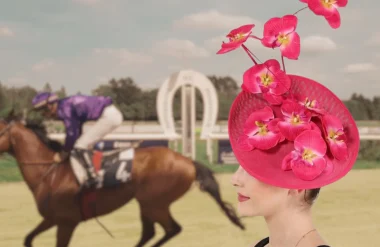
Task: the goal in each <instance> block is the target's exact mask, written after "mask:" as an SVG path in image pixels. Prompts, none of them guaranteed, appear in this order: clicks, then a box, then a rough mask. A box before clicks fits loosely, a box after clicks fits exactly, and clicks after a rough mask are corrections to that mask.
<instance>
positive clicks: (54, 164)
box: [0, 119, 58, 190]
mask: <svg viewBox="0 0 380 247" xmlns="http://www.w3.org/2000/svg"><path fill="white" fill-rule="evenodd" d="M0 122H2V123H5V124H6V127H5V128H4V129H3V130H1V131H0V137H2V136H3V135H4V134H6V133H8V131H9V130H10V129H11V128H12V127H13V125H14V124H15V121H13V120H12V121H10V122H9V123H8V122H7V121H5V120H4V119H0ZM21 163H23V164H24V165H39V164H40V165H47V164H53V165H52V166H50V167H49V169H48V170H47V171H46V172H45V174H44V175H43V176H42V178H41V179H40V181H39V182H38V183H37V184H36V185H34V186H31V189H32V190H34V189H35V188H37V187H38V186H39V185H40V184H41V183H42V182H43V181H44V180H45V178H46V177H47V176H48V175H49V174H50V173H51V172H52V171H53V170H55V168H57V166H58V164H57V163H54V162H33V163H30V162H21Z"/></svg>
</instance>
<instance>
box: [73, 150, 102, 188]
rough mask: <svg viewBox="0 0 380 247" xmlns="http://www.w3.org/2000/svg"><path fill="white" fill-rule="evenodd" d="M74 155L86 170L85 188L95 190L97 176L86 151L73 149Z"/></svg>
mask: <svg viewBox="0 0 380 247" xmlns="http://www.w3.org/2000/svg"><path fill="white" fill-rule="evenodd" d="M74 151H75V155H76V157H78V159H79V160H80V162H81V163H82V165H83V166H84V168H85V169H86V172H87V177H88V179H87V181H86V183H85V187H87V188H95V187H96V184H97V182H98V181H97V175H96V172H95V169H94V166H93V164H92V161H91V156H90V154H89V151H88V150H85V149H78V148H75V149H74Z"/></svg>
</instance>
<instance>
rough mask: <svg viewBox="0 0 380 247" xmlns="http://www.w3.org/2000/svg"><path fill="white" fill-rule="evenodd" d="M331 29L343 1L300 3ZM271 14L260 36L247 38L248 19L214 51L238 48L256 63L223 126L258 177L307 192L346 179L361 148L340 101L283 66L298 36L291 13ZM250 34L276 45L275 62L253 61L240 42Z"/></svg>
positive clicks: (240, 157)
mask: <svg viewBox="0 0 380 247" xmlns="http://www.w3.org/2000/svg"><path fill="white" fill-rule="evenodd" d="M301 2H304V3H307V4H308V7H305V8H303V9H301V10H304V9H307V8H309V9H310V10H311V11H313V12H314V13H315V14H317V15H321V16H324V17H325V19H326V20H327V22H328V24H329V25H330V27H332V28H338V27H339V26H340V15H339V12H338V11H337V9H336V8H337V7H344V6H346V4H347V0H337V1H331V3H330V2H327V3H326V2H323V3H322V2H321V1H319V0H315V1H314V0H301ZM299 12H300V11H297V12H296V13H295V14H293V15H285V16H283V17H281V18H279V17H276V18H271V19H270V20H269V21H267V22H266V23H265V25H264V35H263V38H258V37H256V36H253V35H251V30H252V28H253V27H254V25H253V24H250V25H244V26H241V27H239V28H237V29H234V30H232V31H231V32H230V33H229V34H228V35H227V37H228V38H229V42H228V43H223V44H222V48H221V49H220V50H219V51H218V54H223V53H226V52H229V51H232V50H234V49H236V48H238V47H242V48H243V49H244V50H245V51H246V52H247V54H248V55H249V56H250V58H251V59H252V61H253V62H254V63H255V65H254V66H253V67H251V68H249V69H248V70H247V71H246V72H245V73H244V75H243V84H242V89H243V90H242V92H241V93H240V94H239V95H238V96H237V97H236V99H235V100H234V102H233V104H232V107H231V109H230V115H229V121H228V130H229V137H230V142H231V145H232V149H233V151H234V153H235V156H236V158H237V160H238V161H239V163H240V165H241V166H242V167H243V168H244V169H245V170H246V171H247V172H248V173H249V174H250V175H251V176H253V177H255V178H257V179H258V180H260V181H262V182H264V183H267V184H271V185H274V186H278V187H283V188H292V189H312V188H320V187H322V186H325V185H327V184H330V183H333V182H335V181H337V180H339V179H340V178H342V177H343V176H345V175H346V174H347V173H348V172H349V171H350V169H351V168H352V166H353V165H354V163H355V161H356V158H357V155H358V152H359V141H360V140H359V132H358V129H357V126H356V124H355V120H354V119H353V117H352V116H351V114H350V112H349V111H348V109H347V108H346V107H345V105H344V104H343V102H342V101H341V100H340V99H339V98H338V97H337V96H336V95H335V94H334V93H332V92H331V91H330V90H329V89H327V88H326V87H324V86H323V85H321V84H320V83H318V82H316V81H314V80H312V79H309V78H305V77H301V76H297V75H288V74H286V71H285V65H284V57H286V58H288V59H293V60H298V56H299V54H300V47H301V42H300V37H299V35H298V33H297V32H296V27H297V22H298V19H297V17H296V14H297V13H299ZM248 38H254V39H257V40H260V41H261V43H262V44H263V45H264V46H266V47H270V48H277V47H279V48H280V51H281V58H282V68H281V66H280V63H279V62H278V61H277V60H275V59H269V60H267V61H266V62H264V63H262V64H258V63H257V62H256V60H255V59H254V57H255V56H254V54H253V53H252V52H251V51H250V50H249V49H248V48H247V47H246V46H245V45H244V43H245V42H246V41H247V39H248Z"/></svg>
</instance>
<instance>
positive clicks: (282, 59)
mask: <svg viewBox="0 0 380 247" xmlns="http://www.w3.org/2000/svg"><path fill="white" fill-rule="evenodd" d="M281 62H282V68H283V69H284V72H285V73H286V69H285V62H284V56H283V55H281Z"/></svg>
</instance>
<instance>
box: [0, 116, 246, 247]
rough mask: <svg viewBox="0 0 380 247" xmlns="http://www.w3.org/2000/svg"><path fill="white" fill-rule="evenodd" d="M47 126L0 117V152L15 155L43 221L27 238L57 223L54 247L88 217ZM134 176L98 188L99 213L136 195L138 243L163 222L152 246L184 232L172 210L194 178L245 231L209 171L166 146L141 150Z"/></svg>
mask: <svg viewBox="0 0 380 247" xmlns="http://www.w3.org/2000/svg"><path fill="white" fill-rule="evenodd" d="M41 130H42V131H45V129H38V128H37V127H36V126H32V125H28V124H26V125H25V124H23V123H22V122H21V121H18V120H17V119H15V118H13V117H8V118H7V119H6V120H1V121H0V153H3V152H8V153H10V154H11V155H13V156H14V157H15V159H16V160H17V162H18V165H19V168H20V170H21V173H22V176H23V178H24V180H25V182H26V183H27V185H28V187H29V189H30V190H31V192H32V193H33V196H34V200H35V203H36V206H37V209H38V211H39V213H40V215H41V216H42V217H43V219H42V221H41V222H40V223H39V224H38V225H37V227H36V228H35V229H33V230H32V231H31V232H30V233H29V234H28V235H27V236H26V238H25V240H24V246H25V247H31V246H32V241H33V239H34V238H35V237H36V236H37V235H39V234H40V233H42V232H44V231H46V230H48V229H50V228H51V227H53V226H57V235H56V247H66V246H68V245H69V242H70V239H71V237H72V234H73V232H74V230H75V228H76V227H77V226H78V224H80V223H81V222H83V221H84V219H83V217H82V214H81V206H80V203H79V202H78V200H77V198H78V194H79V191H80V187H79V185H78V183H77V180H76V177H75V175H74V173H73V170H72V168H71V166H70V164H69V161H65V162H63V163H61V164H53V162H52V160H53V154H54V151H57V150H53V149H59V148H61V146H59V145H57V142H54V141H51V140H49V139H48V138H47V136H46V131H45V132H44V133H42V132H41ZM131 174H132V180H131V181H129V182H127V183H124V184H122V185H121V186H119V187H116V188H113V189H104V188H102V189H97V190H96V192H95V193H96V214H95V215H93V217H96V216H100V215H105V214H108V213H110V212H112V211H114V210H116V209H118V208H120V207H122V206H123V205H125V204H126V203H128V202H129V201H130V200H131V199H133V198H135V199H136V200H137V201H138V204H139V206H140V219H141V222H142V234H141V238H140V241H139V242H138V243H137V244H136V245H135V246H136V247H140V246H144V245H145V244H146V243H147V242H148V241H149V240H150V239H152V238H153V237H154V235H155V229H154V223H159V224H160V225H161V226H162V228H163V229H164V231H165V235H164V236H163V237H162V238H161V239H160V240H159V241H158V242H157V243H155V244H154V245H153V246H155V247H157V246H162V245H163V244H164V243H166V242H167V241H168V240H170V239H171V238H173V237H174V236H176V235H177V234H179V233H180V232H181V229H182V227H181V226H180V225H179V224H178V222H176V221H175V220H174V218H173V216H172V214H171V212H170V210H169V207H170V205H171V204H172V203H173V202H174V201H175V200H177V199H179V198H180V197H181V196H183V195H184V194H185V193H186V192H187V191H188V190H189V188H190V187H191V185H192V183H193V182H194V181H197V182H198V183H199V184H200V189H201V190H202V191H205V192H207V193H209V194H210V195H211V196H212V198H214V199H215V201H216V202H217V203H218V205H219V206H220V208H221V209H222V210H223V212H224V213H225V214H226V215H227V217H228V218H229V219H230V221H231V222H232V223H233V224H235V225H237V226H238V227H239V228H241V229H243V230H244V229H245V227H244V225H243V224H242V223H241V221H240V219H239V218H238V217H237V215H236V213H235V211H234V209H233V208H232V206H231V205H230V204H228V203H226V202H223V200H222V198H221V195H220V191H219V185H218V183H217V181H216V180H215V178H214V176H213V173H212V171H211V170H210V169H208V168H207V167H205V166H204V165H202V164H200V163H199V162H196V161H192V160H190V159H188V158H186V157H184V156H182V155H181V154H179V153H177V152H174V151H173V150H171V149H168V148H165V147H147V148H137V149H136V150H135V156H134V158H133V168H132V173H131Z"/></svg>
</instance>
